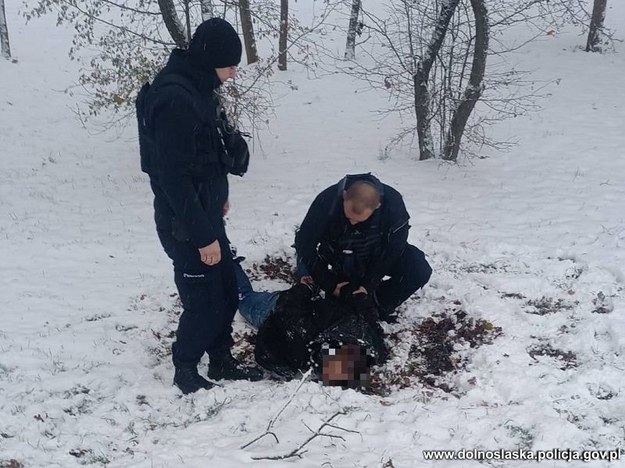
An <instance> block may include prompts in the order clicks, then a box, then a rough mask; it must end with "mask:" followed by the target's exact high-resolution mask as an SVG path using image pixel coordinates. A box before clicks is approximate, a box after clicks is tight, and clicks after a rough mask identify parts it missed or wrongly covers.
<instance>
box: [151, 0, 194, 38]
mask: <svg viewBox="0 0 625 468" xmlns="http://www.w3.org/2000/svg"><path fill="white" fill-rule="evenodd" d="M158 6H159V8H160V10H161V15H162V16H163V22H164V23H165V27H167V31H169V35H170V36H171V38H172V39H173V40H174V42H175V43H176V46H178V47H179V48H181V49H186V48H187V46H188V44H189V41H188V38H187V36H186V34H185V31H184V26H183V25H182V23H181V22H180V18H178V14H177V13H176V7H175V6H174V2H173V0H158Z"/></svg>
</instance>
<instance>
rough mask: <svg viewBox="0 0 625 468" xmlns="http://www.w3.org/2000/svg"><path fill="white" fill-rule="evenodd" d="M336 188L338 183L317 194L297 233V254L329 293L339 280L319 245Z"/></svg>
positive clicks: (314, 278)
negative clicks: (320, 253) (329, 267)
mask: <svg viewBox="0 0 625 468" xmlns="http://www.w3.org/2000/svg"><path fill="white" fill-rule="evenodd" d="M336 190H337V188H336V185H333V186H331V187H328V188H327V189H325V190H324V191H323V192H321V193H320V194H319V195H317V198H315V200H314V201H313V202H312V204H311V205H310V208H309V209H308V213H307V214H306V217H305V218H304V221H302V224H301V226H300V228H299V230H298V231H297V233H296V234H295V251H296V252H297V256H298V257H299V259H300V260H301V262H302V263H303V264H304V266H305V267H306V269H307V270H308V271H309V272H310V275H311V276H312V278H313V280H314V282H315V283H316V284H317V285H318V286H319V287H320V288H321V289H323V290H324V291H325V292H326V293H329V294H332V292H334V289H335V288H336V285H337V284H338V283H339V281H338V278H337V277H336V275H335V274H334V273H332V271H330V270H328V265H329V262H328V261H327V260H326V259H324V258H323V257H321V255H319V252H318V250H317V247H318V245H319V243H320V242H321V239H322V236H323V234H324V232H325V230H326V228H327V225H328V222H329V219H330V216H331V214H332V213H331V212H332V210H333V204H334V202H335V198H336Z"/></svg>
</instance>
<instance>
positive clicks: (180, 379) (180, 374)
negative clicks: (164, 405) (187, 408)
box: [174, 367, 214, 395]
mask: <svg viewBox="0 0 625 468" xmlns="http://www.w3.org/2000/svg"><path fill="white" fill-rule="evenodd" d="M174 385H175V386H176V387H178V388H179V389H180V390H181V391H182V393H184V394H185V395H187V394H189V393H195V392H197V391H198V390H200V389H201V388H204V389H206V390H208V389H209V388H212V387H214V385H213V384H212V383H210V382H209V381H208V380H206V379H205V378H204V377H202V376H201V375H200V374H198V372H197V368H195V367H176V373H175V374H174Z"/></svg>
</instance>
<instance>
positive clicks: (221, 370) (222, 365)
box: [208, 351, 263, 382]
mask: <svg viewBox="0 0 625 468" xmlns="http://www.w3.org/2000/svg"><path fill="white" fill-rule="evenodd" d="M208 378H209V379H212V380H222V379H223V380H249V381H250V382H256V381H258V380H262V378H263V371H261V370H260V369H258V368H256V367H245V366H242V365H241V363H239V361H237V360H236V359H235V358H233V357H232V354H230V351H228V352H227V353H224V354H220V355H211V356H210V363H209V365H208Z"/></svg>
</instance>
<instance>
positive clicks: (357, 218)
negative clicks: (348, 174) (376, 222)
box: [343, 200, 375, 225]
mask: <svg viewBox="0 0 625 468" xmlns="http://www.w3.org/2000/svg"><path fill="white" fill-rule="evenodd" d="M374 211H375V210H371V209H367V208H365V209H364V210H362V211H361V212H358V210H356V209H355V207H354V204H353V203H352V202H350V201H349V200H344V201H343V212H344V213H345V217H346V218H347V220H348V221H349V223H350V224H351V225H354V224H358V223H363V222H365V221H366V220H368V219H369V218H370V217H371V215H372V214H373V212H374Z"/></svg>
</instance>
